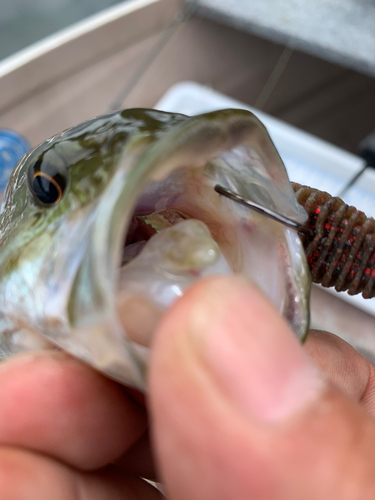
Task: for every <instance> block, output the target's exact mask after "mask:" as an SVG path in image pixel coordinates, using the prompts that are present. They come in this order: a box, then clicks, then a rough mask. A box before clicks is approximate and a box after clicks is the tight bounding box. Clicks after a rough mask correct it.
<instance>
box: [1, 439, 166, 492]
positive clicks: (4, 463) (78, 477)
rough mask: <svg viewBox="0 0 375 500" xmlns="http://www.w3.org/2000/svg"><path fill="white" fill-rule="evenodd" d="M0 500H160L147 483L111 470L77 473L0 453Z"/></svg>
mask: <svg viewBox="0 0 375 500" xmlns="http://www.w3.org/2000/svg"><path fill="white" fill-rule="evenodd" d="M0 491H1V500H51V499H52V498H53V500H87V499H90V500H107V499H109V498H110V499H111V500H123V499H136V500H161V498H162V495H161V494H160V493H159V492H158V491H157V490H156V489H155V488H154V487H152V486H151V485H150V484H148V483H146V482H145V481H143V480H142V479H140V478H137V477H135V476H133V475H125V474H123V473H121V474H119V473H118V471H116V470H115V469H113V468H112V469H107V470H105V471H102V472H99V473H85V472H77V471H75V470H72V469H70V468H69V467H66V466H64V465H62V464H60V463H58V462H55V461H54V460H51V459H48V458H46V457H42V456H38V455H35V454H33V453H30V452H26V451H21V450H15V449H12V448H3V449H1V450H0Z"/></svg>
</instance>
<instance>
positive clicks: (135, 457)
mask: <svg viewBox="0 0 375 500" xmlns="http://www.w3.org/2000/svg"><path fill="white" fill-rule="evenodd" d="M116 465H117V466H118V467H120V468H121V469H122V470H124V471H127V472H131V473H133V474H135V475H136V476H140V477H144V478H146V479H150V480H151V481H157V480H158V478H157V475H156V471H155V462H154V456H153V453H152V450H151V445H150V438H149V435H148V432H146V433H145V434H144V435H143V436H142V437H141V438H140V439H139V440H138V441H137V442H136V443H134V445H133V446H132V447H131V448H130V450H128V451H127V452H126V453H125V455H123V456H122V457H121V458H120V459H119V460H117V461H116Z"/></svg>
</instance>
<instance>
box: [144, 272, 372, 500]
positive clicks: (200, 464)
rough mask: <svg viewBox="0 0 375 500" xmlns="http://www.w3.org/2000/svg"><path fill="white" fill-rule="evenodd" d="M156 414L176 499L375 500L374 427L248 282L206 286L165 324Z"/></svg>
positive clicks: (159, 340) (153, 396)
mask: <svg viewBox="0 0 375 500" xmlns="http://www.w3.org/2000/svg"><path fill="white" fill-rule="evenodd" d="M150 411H151V421H152V427H153V436H154V445H155V450H156V457H157V460H158V464H159V469H160V475H161V478H162V480H163V482H164V485H165V488H166V491H167V496H168V498H170V499H171V500H177V499H178V500H224V499H225V500H229V499H230V500H233V499H236V500H242V499H244V500H245V499H246V500H248V499H249V498H251V499H252V500H260V499H262V500H265V499H267V500H281V499H283V500H293V499H298V500H300V499H302V498H303V499H304V500H307V499H311V500H318V499H319V500H321V499H332V498H340V499H341V500H346V499H351V500H352V499H358V500H359V499H361V500H365V499H367V498H368V499H370V498H371V499H374V498H375V479H374V478H375V424H374V421H373V420H372V419H371V418H370V416H368V415H367V414H366V413H365V412H364V411H363V410H361V408H360V407H359V406H357V405H356V404H355V403H354V402H352V401H350V400H349V399H346V398H345V397H344V395H343V394H341V393H340V392H339V391H338V389H335V388H334V387H331V386H330V385H329V384H328V383H326V382H325V380H324V378H323V376H322V375H321V374H320V373H319V372H318V370H317V369H316V368H315V367H314V365H313V364H312V362H311V361H310V359H309V358H308V356H307V355H306V354H305V352H304V350H303V348H302V347H301V346H300V344H299V342H298V340H297V339H296V338H295V337H294V336H293V333H292V332H291V331H290V329H289V327H288V325H287V324H286V323H285V322H284V320H283V319H282V318H281V317H280V316H279V315H278V313H277V312H276V310H275V309H274V308H273V306H272V305H271V304H270V303H269V302H268V300H267V299H266V298H265V297H264V296H263V295H262V294H261V293H260V292H259V291H258V290H257V289H256V288H255V287H253V286H251V285H249V284H248V283H246V282H245V281H243V280H241V279H239V278H229V279H228V278H225V279H223V278H215V279H210V280H206V281H204V282H201V283H200V284H198V285H196V286H195V287H193V288H192V289H191V290H190V291H189V292H188V293H187V294H186V295H185V296H184V297H183V298H182V299H181V300H180V301H178V302H177V303H176V305H175V306H174V307H173V308H172V310H171V311H170V313H169V314H168V315H167V316H166V318H165V320H164V321H163V323H162V325H161V327H160V329H159V331H158V333H157V335H156V340H155V345H154V347H153V354H152V359H151V368H150Z"/></svg>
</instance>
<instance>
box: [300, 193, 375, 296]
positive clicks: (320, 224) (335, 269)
mask: <svg viewBox="0 0 375 500" xmlns="http://www.w3.org/2000/svg"><path fill="white" fill-rule="evenodd" d="M292 185H293V189H294V192H295V195H296V198H297V201H298V203H299V204H300V205H302V206H303V207H304V209H305V210H306V212H307V213H308V215H309V218H308V220H307V222H306V226H307V227H308V228H310V229H311V230H312V234H311V236H308V235H302V234H301V239H302V241H303V245H304V248H305V252H306V257H307V262H308V265H309V268H310V271H311V275H312V280H313V282H314V283H321V284H322V285H323V286H324V287H335V289H336V290H337V291H339V292H341V291H345V290H347V291H348V293H349V294H350V295H356V294H359V293H362V294H363V297H364V298H371V297H374V296H375V220H374V219H372V218H368V217H366V215H365V214H364V213H363V212H361V211H360V210H357V209H356V208H355V207H352V206H349V205H347V204H346V203H345V202H344V201H343V200H341V199H340V198H338V197H332V196H331V195H330V194H328V193H325V192H323V191H319V190H318V189H314V188H311V187H308V186H301V185H300V184H295V183H292Z"/></svg>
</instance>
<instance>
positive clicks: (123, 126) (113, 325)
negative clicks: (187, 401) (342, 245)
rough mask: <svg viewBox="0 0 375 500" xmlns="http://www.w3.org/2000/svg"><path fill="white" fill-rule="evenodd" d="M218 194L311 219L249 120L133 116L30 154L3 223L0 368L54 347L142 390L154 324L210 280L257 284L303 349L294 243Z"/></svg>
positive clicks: (103, 121) (303, 302)
mask: <svg viewBox="0 0 375 500" xmlns="http://www.w3.org/2000/svg"><path fill="white" fill-rule="evenodd" d="M216 184H220V185H221V186H224V187H226V188H228V189H232V190H233V191H235V192H237V193H239V194H240V195H242V196H244V197H246V198H247V199H249V200H253V201H254V202H256V203H258V204H260V205H262V206H264V207H267V208H269V209H272V210H274V211H276V212H278V213H279V214H282V215H284V216H285V217H288V218H290V219H293V220H295V221H298V222H300V223H303V222H305V221H306V219H307V215H306V212H305V211H304V209H303V208H302V207H301V206H300V205H299V204H298V203H297V201H296V198H295V196H294V193H293V189H292V187H291V184H290V182H289V180H288V176H287V173H286V170H285V167H284V165H283V163H282V161H281V159H280V157H279V155H278V153H277V151H276V149H275V147H274V145H273V143H272V141H271V139H270V137H269V135H268V133H267V131H266V129H265V128H264V126H263V125H262V124H261V123H260V121H259V120H258V119H257V118H256V117H255V116H254V115H253V114H252V113H250V112H248V111H242V110H222V111H217V112H213V113H208V114H204V115H200V116H195V117H187V116H183V115H179V114H170V113H163V112H160V111H155V110H145V109H130V110H125V111H122V112H117V113H113V114H109V115H105V116H100V117H97V118H94V119H92V120H89V121H87V122H85V123H82V124H80V125H78V126H76V127H73V128H71V129H69V130H67V131H65V132H62V133H60V134H58V135H55V136H54V137H52V138H51V139H49V140H47V141H45V142H44V143H42V144H41V145H39V146H38V147H36V148H35V149H34V150H32V151H30V152H29V153H27V154H26V155H25V156H24V157H23V158H22V160H21V161H20V162H19V163H18V165H17V166H16V168H15V169H14V171H13V173H12V175H11V178H10V180H9V183H8V186H7V189H6V192H5V196H4V201H3V208H2V212H1V214H0V358H6V357H8V356H12V355H14V354H17V353H20V352H23V351H27V350H35V349H44V348H51V347H52V348H56V347H57V348H61V349H64V350H66V351H68V352H69V353H71V354H72V355H74V356H77V357H79V358H81V359H82V360H84V361H86V362H87V363H90V364H91V365H92V366H94V367H95V368H96V369H98V370H100V371H102V372H104V373H105V374H107V375H108V376H110V377H112V378H114V379H116V380H118V381H120V382H122V383H124V384H127V385H131V386H135V387H138V388H141V389H144V387H145V385H144V384H145V382H144V380H145V370H146V368H147V357H148V345H149V342H150V339H151V337H152V334H153V331H154V329H155V325H156V324H157V322H158V320H159V318H160V317H161V315H162V314H163V312H164V311H165V310H166V309H167V308H168V307H169V306H170V305H171V304H172V303H173V301H175V300H176V298H178V297H180V296H181V295H182V294H183V293H184V291H185V290H186V288H187V287H189V286H190V285H191V284H192V283H194V282H195V281H196V280H199V279H202V278H203V277H205V276H209V275H212V274H224V275H225V274H228V275H229V274H233V273H239V274H242V275H244V276H246V277H249V278H250V279H251V280H253V281H254V282H255V283H257V284H258V286H259V287H260V288H261V289H262V290H263V291H264V292H265V293H266V294H267V295H268V296H269V298H270V299H271V300H272V301H273V303H274V304H275V306H276V307H277V309H278V310H279V311H280V313H281V314H282V315H283V316H284V317H285V318H286V319H287V320H288V321H289V323H290V325H291V326H292V328H293V330H294V331H295V333H296V335H297V336H298V337H299V338H303V337H304V335H305V334H306V332H307V329H308V324H309V292H310V274H309V270H308V267H307V264H306V258H305V254H304V250H303V246H302V244H301V242H300V239H299V236H298V234H297V233H296V232H295V231H293V230H292V229H289V228H287V227H284V226H283V225H281V224H280V223H278V222H275V221H273V220H270V219H268V218H266V217H264V216H262V215H260V214H257V213H255V212H251V211H249V210H248V209H246V208H245V207H242V206H240V205H238V204H236V203H234V202H233V201H231V200H229V199H226V198H223V197H221V196H220V195H219V194H218V193H216V192H215V191H214V186H215V185H216Z"/></svg>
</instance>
